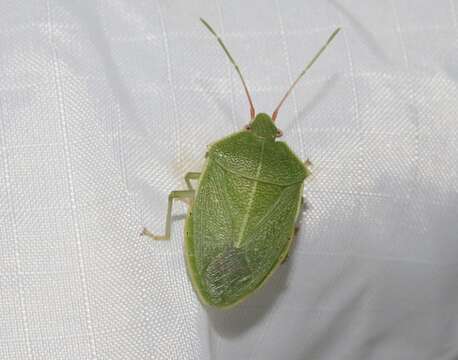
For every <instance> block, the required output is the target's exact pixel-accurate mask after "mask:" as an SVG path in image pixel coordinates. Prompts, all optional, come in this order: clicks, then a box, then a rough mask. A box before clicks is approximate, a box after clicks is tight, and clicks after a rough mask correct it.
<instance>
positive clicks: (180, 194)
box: [141, 190, 194, 240]
mask: <svg viewBox="0 0 458 360" xmlns="http://www.w3.org/2000/svg"><path fill="white" fill-rule="evenodd" d="M174 199H191V201H192V200H193V199H194V190H178V191H172V192H171V193H170V195H169V204H168V207H167V217H166V219H165V235H154V234H153V233H151V232H150V231H149V230H148V229H146V228H143V231H142V233H141V235H146V236H148V237H150V238H152V239H153V240H170V230H171V227H172V222H171V219H172V205H173V200H174Z"/></svg>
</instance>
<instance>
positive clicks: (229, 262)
mask: <svg viewBox="0 0 458 360" xmlns="http://www.w3.org/2000/svg"><path fill="white" fill-rule="evenodd" d="M201 21H202V23H203V24H204V25H205V26H206V27H207V29H208V30H209V31H210V32H211V33H212V34H213V35H214V36H215V37H216V38H217V40H218V42H219V43H220V45H221V46H222V48H223V50H224V52H225V53H226V55H227V56H228V58H229V60H230V61H231V63H232V64H233V65H234V66H235V69H236V71H237V73H238V74H239V76H240V79H241V81H242V84H243V87H244V89H245V92H246V95H247V98H248V101H249V104H250V115H251V121H250V123H249V124H248V125H247V126H246V127H245V129H244V130H242V131H240V132H237V133H235V134H232V135H230V136H228V137H226V138H223V139H222V140H219V141H217V142H215V143H213V144H212V145H211V146H210V147H209V151H208V153H207V155H206V163H205V166H204V168H203V170H202V172H201V173H188V174H186V176H185V180H186V184H187V186H188V189H187V190H183V191H173V192H171V193H170V195H169V204H168V210H167V218H166V230H165V235H163V236H156V235H153V234H151V233H150V232H149V231H148V230H146V229H144V231H143V234H144V235H148V236H150V237H152V238H153V239H156V240H160V239H169V238H170V227H171V211H172V203H173V200H174V199H177V198H178V199H190V200H191V202H190V204H191V205H190V210H189V212H188V216H187V219H186V225H185V257H186V263H187V267H188V273H189V276H190V278H191V281H192V284H193V286H194V289H195V290H196V292H197V294H198V296H199V298H200V300H201V301H202V302H203V303H204V304H208V305H213V306H216V307H220V308H225V307H230V306H233V305H235V304H237V303H239V302H241V301H242V300H244V299H245V298H246V297H247V296H248V295H249V294H251V293H252V292H253V291H254V290H256V289H257V288H259V287H260V286H261V285H262V284H263V283H264V282H265V281H266V280H267V278H268V277H269V276H270V275H271V274H272V273H273V271H274V270H275V269H276V268H277V267H278V265H279V264H281V263H282V261H283V260H284V259H285V258H286V256H287V255H288V251H289V248H290V245H291V242H292V239H293V235H294V228H295V223H296V221H297V218H298V215H299V212H300V208H301V204H302V191H303V184H304V179H305V178H306V177H307V175H308V173H309V172H308V169H307V165H308V163H307V162H305V163H304V162H302V161H300V160H299V159H298V158H297V157H296V155H295V154H294V153H293V152H292V151H291V150H290V148H289V147H288V145H287V144H286V143H284V142H281V141H276V138H277V137H279V136H281V131H280V130H279V129H277V127H276V126H275V123H274V122H275V120H276V117H277V114H278V111H279V109H280V107H281V105H282V104H283V102H284V101H285V99H286V98H287V96H288V95H289V93H290V92H291V90H292V88H293V87H294V86H295V85H296V83H297V82H298V81H299V79H300V78H301V77H302V76H303V75H304V74H305V72H306V71H307V70H308V69H309V68H310V66H312V64H313V63H314V62H315V60H316V59H317V58H318V57H319V55H320V54H321V53H322V52H323V51H324V49H325V48H326V47H327V45H328V44H329V43H330V42H331V40H332V39H333V38H334V36H335V35H336V34H337V32H338V31H339V29H337V30H335V31H334V33H333V34H332V35H331V36H330V37H329V39H328V41H327V42H326V44H325V45H324V46H323V47H322V48H321V49H320V50H319V51H318V53H317V54H316V55H315V56H314V58H313V59H312V60H311V61H310V63H309V64H308V65H307V66H306V67H305V69H304V70H303V71H302V72H301V74H300V75H299V77H298V78H297V79H296V80H295V81H294V82H293V84H292V85H291V87H290V89H289V90H288V91H287V92H286V94H285V96H284V97H283V98H282V100H281V101H280V104H279V105H278V107H277V108H276V109H275V111H274V112H273V114H272V116H269V115H267V114H263V113H260V114H257V115H256V112H255V110H254V106H253V102H252V100H251V97H250V94H249V92H248V88H247V86H246V84H245V81H244V79H243V77H242V74H241V72H240V70H239V68H238V66H237V65H236V63H235V61H234V60H233V58H232V56H231V55H230V53H229V51H228V50H227V49H226V47H225V45H224V43H223V42H222V40H221V39H220V38H219V37H218V35H217V34H216V33H215V31H214V30H213V29H212V28H211V27H210V25H209V24H208V23H207V22H205V21H204V20H202V19H201ZM192 179H194V180H198V186H197V188H196V189H194V188H193V186H192V184H191V180H192Z"/></svg>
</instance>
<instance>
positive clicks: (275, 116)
mask: <svg viewBox="0 0 458 360" xmlns="http://www.w3.org/2000/svg"><path fill="white" fill-rule="evenodd" d="M339 31H340V28H337V29H336V30H334V32H333V33H332V34H331V36H330V37H329V39H328V41H326V44H324V45H323V46H322V47H321V49H320V50H319V51H318V52H317V53H316V54H315V56H314V57H313V59H312V60H311V61H310V62H309V63H308V64H307V66H306V67H305V69H304V70H302V72H301V73H300V74H299V76H298V77H297V79H296V80H294V82H293V84H292V85H291V87H290V88H289V89H288V91H287V92H286V94H285V96H283V98H282V99H281V101H280V104H278V106H277V108H276V109H275V111H274V112H273V113H272V121H275V119H276V118H277V115H278V110H280V107H281V106H282V105H283V103H284V102H285V100H286V98H287V97H288V95H289V94H291V91H292V90H293V88H294V87H295V86H296V84H297V83H298V82H299V80H300V79H301V78H302V76H304V74H305V73H306V72H307V70H308V69H310V67H311V66H312V65H313V64H314V62H315V61H316V60H317V59H318V58H319V57H320V55H321V53H322V52H323V51H324V50H325V49H326V48H327V47H328V45H329V44H330V43H331V41H332V39H334V37H335V36H336V35H337V33H338V32H339Z"/></svg>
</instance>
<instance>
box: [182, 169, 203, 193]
mask: <svg viewBox="0 0 458 360" xmlns="http://www.w3.org/2000/svg"><path fill="white" fill-rule="evenodd" d="M199 177H200V173H198V172H188V173H186V175H185V176H184V180H185V181H186V185H188V189H189V190H194V188H193V187H192V184H191V180H198V179H199Z"/></svg>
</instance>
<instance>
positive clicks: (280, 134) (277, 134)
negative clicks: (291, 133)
mask: <svg viewBox="0 0 458 360" xmlns="http://www.w3.org/2000/svg"><path fill="white" fill-rule="evenodd" d="M282 136H283V131H281V130H280V129H277V133H276V134H275V137H282Z"/></svg>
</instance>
